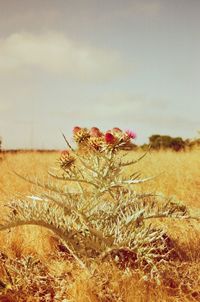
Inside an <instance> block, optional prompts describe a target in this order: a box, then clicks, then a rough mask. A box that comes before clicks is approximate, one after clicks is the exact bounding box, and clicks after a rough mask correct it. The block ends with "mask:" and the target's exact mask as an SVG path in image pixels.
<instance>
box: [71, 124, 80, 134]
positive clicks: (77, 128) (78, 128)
mask: <svg viewBox="0 0 200 302" xmlns="http://www.w3.org/2000/svg"><path fill="white" fill-rule="evenodd" d="M80 130H81V127H78V126H76V127H74V128H73V133H74V134H76V133H77V132H79V131H80Z"/></svg>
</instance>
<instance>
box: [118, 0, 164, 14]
mask: <svg viewBox="0 0 200 302" xmlns="http://www.w3.org/2000/svg"><path fill="white" fill-rule="evenodd" d="M161 9H162V5H161V1H160V0H141V1H128V2H126V3H124V4H123V7H120V9H119V7H116V9H115V10H114V12H113V15H112V17H124V18H127V17H129V18H130V17H132V16H140V17H156V16H158V15H159V14H160V12H161Z"/></svg>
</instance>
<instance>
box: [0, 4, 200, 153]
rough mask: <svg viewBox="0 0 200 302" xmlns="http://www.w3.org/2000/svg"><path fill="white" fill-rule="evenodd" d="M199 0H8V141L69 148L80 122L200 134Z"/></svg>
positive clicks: (2, 36) (4, 72)
mask: <svg viewBox="0 0 200 302" xmlns="http://www.w3.org/2000/svg"><path fill="white" fill-rule="evenodd" d="M199 15H200V1H199V0H190V1H189V0H132V1H131V0H121V1H119V0H101V1H100V0H56V1H55V0H42V1H41V0H32V1H31V0H7V1H5V0H0V29H1V30H0V136H1V137H2V140H3V147H4V148H6V149H11V148H45V149H48V148H50V149H51V148H55V149H63V148H65V142H64V140H63V138H62V134H61V133H64V134H65V135H66V136H67V137H68V138H69V139H71V137H72V129H73V127H74V126H81V127H92V126H97V127H99V128H101V129H102V130H107V129H111V128H113V127H120V128H122V129H123V130H127V129H131V130H133V131H135V132H136V133H137V140H136V143H138V144H140V143H144V142H148V137H149V136H150V135H152V134H168V135H171V136H182V137H183V138H193V137H195V136H197V131H198V130H199V129H200V118H199V117H200V84H199V81H200V18H199Z"/></svg>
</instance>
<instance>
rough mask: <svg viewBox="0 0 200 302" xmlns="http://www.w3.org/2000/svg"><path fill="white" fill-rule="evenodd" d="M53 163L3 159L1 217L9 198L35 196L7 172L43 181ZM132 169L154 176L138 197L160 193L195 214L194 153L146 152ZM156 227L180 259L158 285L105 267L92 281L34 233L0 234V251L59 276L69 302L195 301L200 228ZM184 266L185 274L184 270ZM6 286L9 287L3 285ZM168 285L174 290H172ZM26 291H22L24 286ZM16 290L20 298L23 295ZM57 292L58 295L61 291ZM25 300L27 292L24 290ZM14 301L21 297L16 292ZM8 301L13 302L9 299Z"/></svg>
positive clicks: (197, 160)
mask: <svg viewBox="0 0 200 302" xmlns="http://www.w3.org/2000/svg"><path fill="white" fill-rule="evenodd" d="M140 155H141V152H139V151H137V152H131V153H130V155H129V156H130V157H131V158H132V157H134V158H137V157H139V156H140ZM58 157H59V154H58V153H56V152H55V153H47V154H43V153H36V152H32V153H17V154H8V155H6V157H5V159H4V160H2V161H1V162H0V180H1V181H0V197H1V201H0V209H1V216H3V215H5V213H6V209H5V207H4V205H5V204H6V203H7V202H8V201H9V200H10V199H12V198H13V197H14V196H16V195H18V194H21V195H27V194H30V192H31V191H33V192H35V188H33V187H32V185H31V184H29V183H28V182H25V181H23V180H21V179H20V178H18V177H17V176H16V175H14V174H13V173H12V170H15V171H17V172H18V173H20V174H27V173H28V174H30V175H37V176H39V177H43V176H46V175H47V171H48V169H49V168H50V167H52V166H55V165H56V162H57V159H58ZM129 169H130V168H129ZM134 169H136V170H138V171H139V172H141V173H142V175H143V176H154V175H158V177H156V178H155V179H154V180H152V181H150V182H147V183H145V184H143V185H141V186H140V190H141V191H144V192H154V193H155V192H159V193H163V194H165V195H166V196H172V197H173V198H176V199H178V200H181V201H182V202H183V203H185V204H187V206H189V207H190V208H191V210H192V211H193V212H194V213H196V214H197V213H199V212H200V199H199V192H200V174H199V171H200V151H199V150H194V151H192V152H180V153H175V152H170V151H168V152H165V151H162V152H150V153H149V154H147V155H146V157H145V158H144V159H143V160H142V161H140V162H139V163H138V164H137V165H136V166H135V167H134ZM129 172H130V171H129ZM137 189H138V187H137ZM156 223H157V224H162V225H163V226H164V228H165V229H166V231H167V232H168V233H169V234H170V235H171V236H172V237H173V238H174V239H175V240H176V244H177V247H178V248H177V249H178V251H179V253H180V255H181V257H182V263H180V271H179V273H176V272H175V270H174V271H173V268H172V267H170V266H169V267H168V266H165V273H164V274H165V280H164V281H163V284H161V285H155V284H152V283H150V282H148V281H146V280H144V279H143V277H144V276H143V274H142V272H140V271H135V272H133V273H130V272H129V271H125V272H124V271H121V270H119V269H118V268H116V267H115V266H113V265H112V264H110V263H107V264H106V263H104V264H102V266H101V265H98V266H97V268H96V270H95V273H94V276H93V278H91V277H89V276H88V275H87V273H86V272H84V271H80V269H79V268H77V267H76V265H75V264H73V262H71V261H70V260H69V259H66V255H64V254H63V253H61V254H60V252H58V247H57V242H56V240H55V239H54V237H53V238H52V234H51V233H50V232H48V231H46V230H44V229H42V228H38V227H23V229H16V230H12V231H11V232H7V231H6V232H4V233H1V234H0V246H1V248H0V250H1V251H2V252H4V253H5V254H6V255H8V256H9V257H11V258H13V259H15V258H16V257H17V258H21V257H23V256H27V255H30V254H31V255H33V256H34V257H36V258H39V259H40V260H41V261H42V263H44V265H45V269H46V270H47V271H48V272H50V273H51V274H53V275H54V276H55V278H56V277H59V276H62V278H66V280H68V283H67V284H66V283H64V285H63V286H64V291H65V294H66V296H67V298H68V299H69V301H76V302H79V301H80V302H85V301H94V302H95V301H125V302H126V301H127V302H129V301H130V302H134V301H149V302H151V301H152V302H153V301H199V299H200V282H199V285H198V281H200V280H199V279H198V278H199V275H200V264H199V263H200V252H199V244H200V226H199V224H198V223H197V222H195V221H192V222H186V221H185V220H183V221H180V222H177V221H175V220H173V219H169V220H162V219H159V221H156ZM184 263H186V264H184ZM183 264H184V265H185V267H184V268H183V267H182V266H183ZM186 266H188V267H190V269H186ZM163 271H164V270H163ZM186 272H187V273H186ZM0 274H2V275H3V277H4V279H6V278H5V272H3V269H2V271H1V270H0ZM170 276H171V278H172V280H171V281H170ZM184 278H185V279H184ZM0 279H1V278H0ZM5 281H6V282H9V281H8V280H7V279H6V280H5ZM173 282H174V283H175V284H172V283H173ZM192 284H193V286H194V288H195V289H191V290H190V288H189V287H191V288H192ZM25 287H26V285H24V288H25ZM21 290H22V292H23V289H21ZM59 290H60V291H61V288H60V289H59ZM62 290H63V288H62ZM7 294H8V293H7ZM25 294H27V292H26V291H25V290H24V295H25ZM9 295H10V297H13V295H14V293H13V291H12V290H10V293H9ZM18 295H19V297H20V293H19V292H18ZM30 295H32V294H30ZM31 299H32V300H29V301H40V300H36V299H35V298H34V297H32V298H31ZM34 299H35V300H34ZM106 299H107V300H106ZM109 299H110V300H109ZM0 301H1V300H0ZM2 301H3V300H2ZM8 301H9V300H8ZM10 301H12V300H11V298H10ZM16 301H26V300H16ZM41 301H42V300H41ZM55 301H56V300H55ZM60 301H62V300H60ZM63 301H64V300H63ZM66 301H67V300H66Z"/></svg>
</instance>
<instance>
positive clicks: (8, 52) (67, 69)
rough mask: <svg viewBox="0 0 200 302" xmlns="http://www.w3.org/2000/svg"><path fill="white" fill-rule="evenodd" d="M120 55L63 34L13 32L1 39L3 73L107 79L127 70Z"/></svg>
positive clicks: (1, 71) (0, 49)
mask: <svg viewBox="0 0 200 302" xmlns="http://www.w3.org/2000/svg"><path fill="white" fill-rule="evenodd" d="M129 68H130V67H128V66H126V64H125V63H124V62H123V60H122V58H121V56H120V54H119V53H118V52H117V51H114V50H110V49H100V48H95V47H91V46H88V45H84V44H82V43H76V42H74V41H72V40H70V39H69V38H67V37H66V36H65V35H64V34H62V33H58V32H49V33H46V34H40V35H34V34H29V33H18V34H11V35H10V36H8V37H7V38H4V39H1V40H0V73H3V74H5V73H8V74H13V73H17V74H18V73H19V72H20V71H29V70H33V71H36V70H39V71H45V72H47V73H52V74H56V75H58V74H62V75H66V76H67V77H69V78H71V79H79V80H84V81H87V80H108V79H112V78H113V77H115V76H116V75H120V74H122V73H124V72H127V71H128V70H129Z"/></svg>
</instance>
